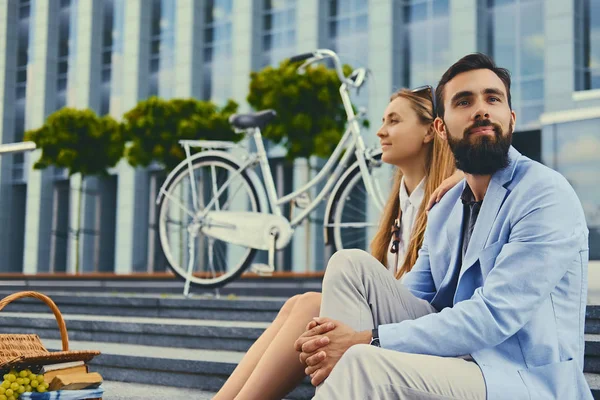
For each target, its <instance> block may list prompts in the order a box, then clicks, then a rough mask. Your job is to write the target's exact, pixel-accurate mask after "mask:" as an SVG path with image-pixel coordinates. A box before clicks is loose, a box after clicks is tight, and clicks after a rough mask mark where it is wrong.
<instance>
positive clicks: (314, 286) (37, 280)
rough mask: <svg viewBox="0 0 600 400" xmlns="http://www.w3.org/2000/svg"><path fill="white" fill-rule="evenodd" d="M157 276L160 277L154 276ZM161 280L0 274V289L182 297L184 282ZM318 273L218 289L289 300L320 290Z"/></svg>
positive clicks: (255, 279) (260, 279) (236, 283)
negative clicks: (295, 296) (179, 295)
mask: <svg viewBox="0 0 600 400" xmlns="http://www.w3.org/2000/svg"><path fill="white" fill-rule="evenodd" d="M157 275H160V274H157ZM162 275H164V276H165V277H164V278H157V277H146V278H137V277H136V276H135V275H129V276H117V275H109V276H104V275H97V276H93V277H92V276H90V277H89V278H88V277H86V276H81V275H80V276H64V277H58V276H56V275H54V276H53V275H47V276H26V277H22V276H19V275H16V276H15V275H12V276H6V275H5V276H2V275H0V288H2V287H3V288H5V289H4V290H10V291H11V292H17V291H21V290H35V291H41V292H48V291H50V292H52V291H54V292H72V293H77V292H82V291H84V290H85V291H86V292H87V293H149V294H182V293H183V285H184V281H182V280H179V279H178V278H175V277H174V276H172V275H168V276H167V275H166V274H162ZM321 281H322V273H321V274H320V275H319V274H318V273H314V274H311V275H309V276H298V277H291V276H290V277H256V276H253V277H243V278H241V279H238V280H236V281H234V282H232V283H230V284H228V285H226V286H225V287H223V288H221V289H219V293H220V294H221V295H224V296H227V295H230V294H234V295H237V296H268V297H291V296H293V295H296V294H301V293H305V292H308V291H321ZM191 292H192V294H196V295H201V294H214V293H215V290H214V289H210V290H209V289H201V288H196V287H192V289H191Z"/></svg>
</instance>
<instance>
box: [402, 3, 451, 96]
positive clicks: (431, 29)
mask: <svg viewBox="0 0 600 400" xmlns="http://www.w3.org/2000/svg"><path fill="white" fill-rule="evenodd" d="M403 8H404V9H403V16H404V24H403V27H404V28H403V29H404V43H403V52H402V59H401V60H399V61H400V62H403V63H404V68H403V71H404V86H406V87H409V88H415V87H418V86H422V85H426V84H428V85H431V84H432V83H433V84H434V85H435V83H434V82H435V81H436V80H438V79H439V78H440V76H442V74H443V73H444V71H445V70H446V68H448V66H449V65H450V64H451V59H450V2H449V0H415V1H405V2H404V5H403Z"/></svg>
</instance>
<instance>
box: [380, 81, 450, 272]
mask: <svg viewBox="0 0 600 400" xmlns="http://www.w3.org/2000/svg"><path fill="white" fill-rule="evenodd" d="M398 97H402V98H404V99H406V100H408V101H410V104H411V106H412V109H413V110H414V111H415V112H416V113H417V116H418V117H419V120H420V121H421V123H423V124H424V125H429V129H433V121H434V119H435V118H434V116H433V105H432V103H431V99H429V98H426V97H422V96H420V95H418V94H415V93H413V92H411V91H410V90H408V89H401V90H399V91H397V92H396V93H394V94H393V95H392V97H391V98H390V102H392V101H394V100H395V99H397V98H398ZM425 169H426V171H425V179H426V180H425V197H424V198H423V201H422V202H421V206H420V207H419V210H418V212H417V217H416V220H415V224H414V227H413V230H412V233H411V235H410V242H409V245H408V249H407V251H406V257H405V259H404V263H403V264H402V266H401V267H400V268H398V270H397V271H396V279H399V278H400V277H401V276H402V275H404V274H405V273H407V272H409V271H410V270H411V269H412V266H413V265H414V264H415V262H416V261H417V255H418V253H419V249H420V248H421V246H422V245H423V236H424V234H425V227H426V225H427V213H426V212H425V207H426V206H427V201H428V200H429V197H430V196H431V195H432V194H433V192H434V191H435V189H437V187H438V186H439V185H440V184H441V183H442V181H444V179H446V178H448V177H449V176H451V175H452V174H453V173H454V171H455V169H456V167H455V164H454V156H453V155H452V152H451V150H450V146H448V143H447V142H446V141H444V140H442V139H440V138H439V137H438V135H437V134H434V138H433V140H432V141H431V142H430V144H429V149H428V152H427V159H426V162H425ZM401 181H402V171H400V169H398V170H397V172H396V175H395V177H394V184H393V187H392V193H391V194H390V197H389V199H388V201H387V204H386V205H385V208H384V210H383V215H382V217H381V221H380V224H379V229H378V231H377V234H376V235H375V237H374V238H373V241H372V242H371V253H372V254H373V256H374V257H375V258H377V259H378V260H379V261H380V262H381V263H382V264H383V265H386V260H387V254H388V252H389V249H390V241H391V238H392V234H391V228H392V225H393V223H394V219H396V218H399V217H401V215H400V199H399V198H398V193H399V191H400V182H401Z"/></svg>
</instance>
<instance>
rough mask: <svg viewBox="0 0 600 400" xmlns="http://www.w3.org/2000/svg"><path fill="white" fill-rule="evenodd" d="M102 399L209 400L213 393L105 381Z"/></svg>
mask: <svg viewBox="0 0 600 400" xmlns="http://www.w3.org/2000/svg"><path fill="white" fill-rule="evenodd" d="M102 387H103V388H104V396H103V397H102V400H165V399H171V400H210V399H212V396H214V393H208V392H203V391H200V390H194V389H182V388H176V387H164V386H153V385H143V384H140V383H125V382H114V381H105V382H104V383H103V384H102Z"/></svg>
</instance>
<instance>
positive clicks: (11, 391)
mask: <svg viewBox="0 0 600 400" xmlns="http://www.w3.org/2000/svg"><path fill="white" fill-rule="evenodd" d="M13 393H14V392H13V390H12V389H6V392H4V395H6V396H12V395H13Z"/></svg>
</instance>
